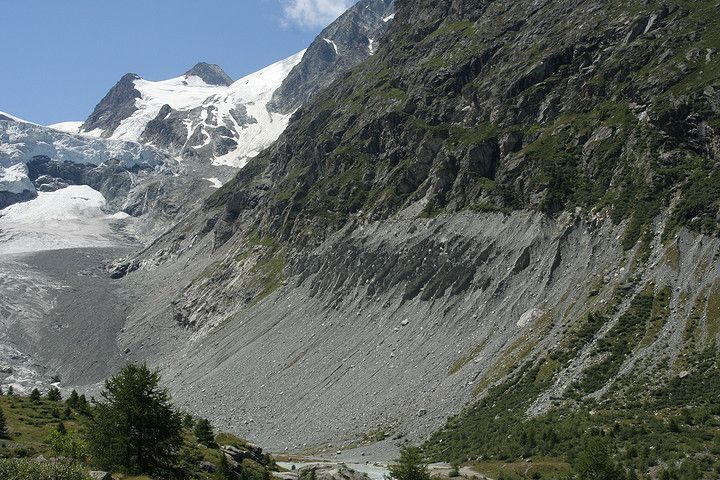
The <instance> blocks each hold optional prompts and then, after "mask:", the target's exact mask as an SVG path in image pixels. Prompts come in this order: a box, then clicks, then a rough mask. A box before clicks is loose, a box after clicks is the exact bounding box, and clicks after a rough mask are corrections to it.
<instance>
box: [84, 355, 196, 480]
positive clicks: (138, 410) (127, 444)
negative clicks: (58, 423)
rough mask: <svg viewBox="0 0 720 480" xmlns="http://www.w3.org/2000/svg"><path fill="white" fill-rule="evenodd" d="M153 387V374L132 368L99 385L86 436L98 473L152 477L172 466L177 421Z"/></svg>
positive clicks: (167, 401)
mask: <svg viewBox="0 0 720 480" xmlns="http://www.w3.org/2000/svg"><path fill="white" fill-rule="evenodd" d="M159 382H160V376H159V374H158V372H157V371H152V370H150V369H149V368H148V367H147V366H146V365H135V364H129V365H127V366H126V367H125V368H124V369H123V370H122V371H121V372H120V373H118V374H117V375H116V376H114V377H112V378H110V379H109V380H107V381H106V382H105V390H104V391H103V392H102V394H101V397H102V400H101V401H100V402H98V403H96V405H95V409H94V413H93V416H92V420H91V422H90V425H89V428H88V432H87V434H88V444H89V446H90V449H91V453H92V456H93V458H94V460H95V463H96V464H97V465H98V466H99V467H100V468H102V469H104V470H121V471H124V472H127V473H152V472H155V471H159V470H161V469H163V468H165V467H168V466H170V465H172V464H174V462H175V459H176V456H177V452H178V451H179V450H180V446H181V445H182V418H181V416H180V414H178V413H176V412H175V411H174V409H173V407H172V405H171V404H170V395H169V394H168V392H167V390H165V389H162V388H160V387H159Z"/></svg>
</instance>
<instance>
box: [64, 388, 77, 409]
mask: <svg viewBox="0 0 720 480" xmlns="http://www.w3.org/2000/svg"><path fill="white" fill-rule="evenodd" d="M79 400H80V396H79V395H78V393H77V392H76V391H75V390H73V391H72V392H70V396H69V397H68V399H67V400H66V401H65V403H67V405H68V407H70V408H77V405H78V401H79Z"/></svg>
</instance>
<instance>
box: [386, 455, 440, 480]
mask: <svg viewBox="0 0 720 480" xmlns="http://www.w3.org/2000/svg"><path fill="white" fill-rule="evenodd" d="M390 478H392V479H394V480H430V472H429V471H428V468H427V464H426V463H425V461H424V460H423V456H422V451H421V450H420V449H419V448H418V447H407V448H405V449H403V450H402V451H401V452H400V459H399V460H398V461H397V463H396V464H395V465H390Z"/></svg>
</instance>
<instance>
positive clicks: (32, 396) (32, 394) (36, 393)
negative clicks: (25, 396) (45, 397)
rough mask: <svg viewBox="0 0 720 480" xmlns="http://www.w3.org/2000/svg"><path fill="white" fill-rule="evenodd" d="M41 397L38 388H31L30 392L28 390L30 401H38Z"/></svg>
mask: <svg viewBox="0 0 720 480" xmlns="http://www.w3.org/2000/svg"><path fill="white" fill-rule="evenodd" d="M41 399H42V397H41V396H40V390H38V389H37V388H33V389H32V392H30V401H31V402H33V403H40V400H41Z"/></svg>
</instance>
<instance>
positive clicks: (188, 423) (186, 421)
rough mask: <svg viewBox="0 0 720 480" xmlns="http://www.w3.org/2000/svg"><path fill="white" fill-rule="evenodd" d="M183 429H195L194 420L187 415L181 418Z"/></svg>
mask: <svg viewBox="0 0 720 480" xmlns="http://www.w3.org/2000/svg"><path fill="white" fill-rule="evenodd" d="M183 427H184V428H187V429H191V428H193V427H195V419H194V418H193V417H192V415H190V414H189V413H186V414H185V416H184V417H183Z"/></svg>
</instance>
